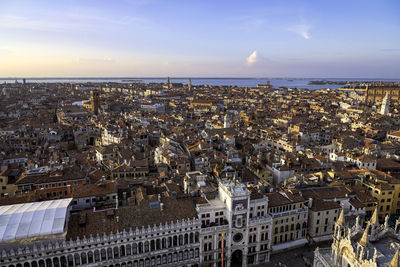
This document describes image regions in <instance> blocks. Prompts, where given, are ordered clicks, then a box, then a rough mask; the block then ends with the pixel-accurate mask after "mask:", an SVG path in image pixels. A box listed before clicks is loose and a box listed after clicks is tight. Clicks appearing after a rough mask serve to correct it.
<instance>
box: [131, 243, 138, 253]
mask: <svg viewBox="0 0 400 267" xmlns="http://www.w3.org/2000/svg"><path fill="white" fill-rule="evenodd" d="M137 253H138V247H137V244H136V243H133V244H132V254H133V255H135V254H137Z"/></svg>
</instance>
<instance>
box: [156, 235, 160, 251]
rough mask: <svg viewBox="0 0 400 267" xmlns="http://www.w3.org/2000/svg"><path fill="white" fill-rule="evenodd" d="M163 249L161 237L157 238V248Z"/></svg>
mask: <svg viewBox="0 0 400 267" xmlns="http://www.w3.org/2000/svg"><path fill="white" fill-rule="evenodd" d="M160 249H161V240H160V239H159V238H157V239H156V250H160Z"/></svg>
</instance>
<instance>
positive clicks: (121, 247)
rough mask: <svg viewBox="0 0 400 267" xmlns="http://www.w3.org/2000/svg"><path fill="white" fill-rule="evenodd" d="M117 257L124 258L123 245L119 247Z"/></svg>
mask: <svg viewBox="0 0 400 267" xmlns="http://www.w3.org/2000/svg"><path fill="white" fill-rule="evenodd" d="M119 255H120V257H125V246H124V245H122V246H120V247H119Z"/></svg>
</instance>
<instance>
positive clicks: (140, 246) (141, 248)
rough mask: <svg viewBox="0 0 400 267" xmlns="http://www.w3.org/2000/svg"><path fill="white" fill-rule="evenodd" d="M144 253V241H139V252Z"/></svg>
mask: <svg viewBox="0 0 400 267" xmlns="http://www.w3.org/2000/svg"><path fill="white" fill-rule="evenodd" d="M141 253H143V243H142V242H139V254H141Z"/></svg>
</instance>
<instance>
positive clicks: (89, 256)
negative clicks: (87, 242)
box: [87, 251, 94, 263]
mask: <svg viewBox="0 0 400 267" xmlns="http://www.w3.org/2000/svg"><path fill="white" fill-rule="evenodd" d="M87 256H88V263H93V261H94V259H93V252H92V251H89V252H88V254H87Z"/></svg>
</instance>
